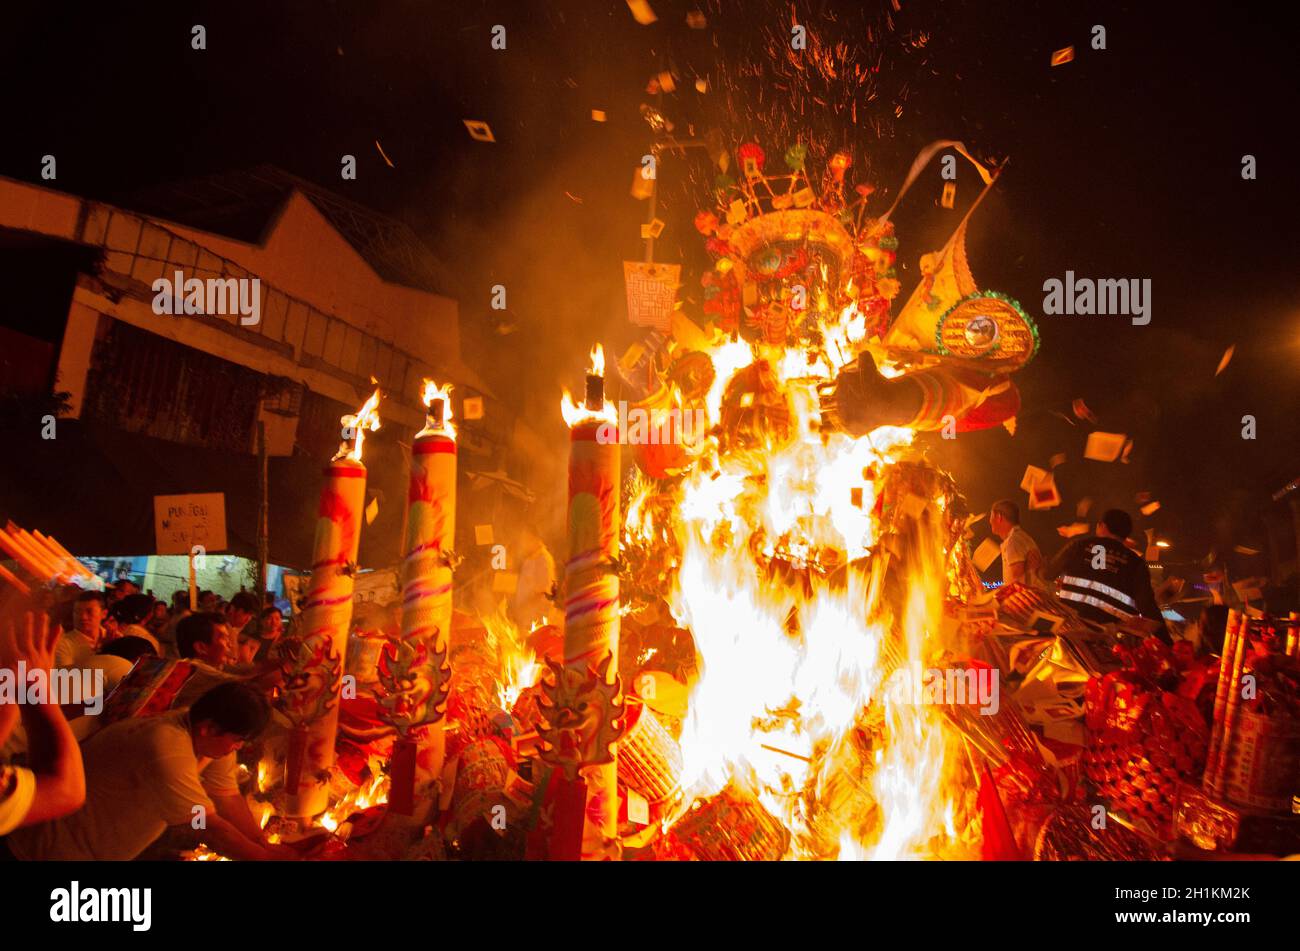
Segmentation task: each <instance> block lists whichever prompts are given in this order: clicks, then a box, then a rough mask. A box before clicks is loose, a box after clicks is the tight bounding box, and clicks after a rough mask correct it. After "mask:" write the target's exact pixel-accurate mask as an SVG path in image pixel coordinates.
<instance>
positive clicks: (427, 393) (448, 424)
mask: <svg viewBox="0 0 1300 951" xmlns="http://www.w3.org/2000/svg"><path fill="white" fill-rule="evenodd" d="M420 399H421V400H422V401H423V402H424V408H425V411H426V412H427V411H428V410H429V409H430V408H431V407H432V406H433V401H434V400H442V404H443V405H442V425H441V426H435V425H434V423H433V418H432V417H431V416H427V417H426V419H425V425H424V429H423V431H422V432H424V433H441V434H442V435H444V436H446V437H448V438H449V439H455V438H456V426H455V425H454V424H453V423H452V421H451V384H450V383H444V384H443V385H442V386H439V385H438V384H437V383H434V382H433V380H430V379H429V378H428V377H425V379H424V393H423V394H422V395H421V397H420Z"/></svg>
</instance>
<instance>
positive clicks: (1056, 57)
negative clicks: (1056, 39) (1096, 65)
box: [1052, 46, 1074, 66]
mask: <svg viewBox="0 0 1300 951" xmlns="http://www.w3.org/2000/svg"><path fill="white" fill-rule="evenodd" d="M1073 61H1074V47H1073V46H1067V47H1065V49H1060V50H1057V51H1056V52H1054V53H1053V54H1052V65H1053V66H1064V65H1065V64H1066V63H1070V62H1073Z"/></svg>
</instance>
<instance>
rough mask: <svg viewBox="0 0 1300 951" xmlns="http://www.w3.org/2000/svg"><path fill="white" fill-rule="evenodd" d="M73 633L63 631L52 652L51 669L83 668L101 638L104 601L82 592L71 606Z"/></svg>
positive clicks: (100, 596) (95, 592) (97, 596)
mask: <svg viewBox="0 0 1300 951" xmlns="http://www.w3.org/2000/svg"><path fill="white" fill-rule="evenodd" d="M72 624H73V628H74V629H73V630H71V631H64V632H63V636H62V637H60V638H59V643H58V644H57V645H56V646H55V649H54V666H55V667H58V668H60V669H62V670H67V669H71V668H74V667H85V666H87V665H88V664H89V663H90V658H91V657H93V656H94V655H95V651H96V650H97V649H98V648H99V642H100V641H101V640H102V639H103V637H104V598H103V596H102V595H101V594H100V593H99V592H97V591H83V592H81V594H79V595H78V596H77V600H76V602H75V603H74V604H73V605H72Z"/></svg>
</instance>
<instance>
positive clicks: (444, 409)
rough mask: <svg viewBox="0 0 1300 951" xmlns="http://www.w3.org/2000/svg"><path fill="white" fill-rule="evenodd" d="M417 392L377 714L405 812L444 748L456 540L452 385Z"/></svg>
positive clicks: (394, 804)
mask: <svg viewBox="0 0 1300 951" xmlns="http://www.w3.org/2000/svg"><path fill="white" fill-rule="evenodd" d="M423 399H424V405H425V411H426V420H425V426H424V429H422V430H421V431H420V432H419V433H417V434H416V436H415V440H414V442H413V443H412V445H411V477H410V481H409V488H408V491H407V498H406V542H405V545H404V547H403V551H402V629H401V638H400V641H399V643H397V644H392V645H389V646H387V647H386V648H385V656H384V663H383V664H382V665H381V670H380V680H381V684H383V687H384V696H383V697H382V699H381V701H380V705H381V708H382V710H383V712H382V714H381V715H382V716H383V718H384V719H385V720H386V721H387V722H389V723H391V724H392V725H393V726H394V727H395V728H396V729H397V731H398V739H397V743H396V745H395V746H394V750H393V762H392V767H391V775H392V791H391V793H390V798H389V805H390V808H391V809H392V810H393V811H394V812H396V813H398V814H401V815H408V816H409V815H411V814H412V812H413V811H414V802H415V799H416V796H415V791H416V787H417V784H418V785H419V786H420V787H424V786H426V785H427V784H428V783H429V782H430V780H432V779H435V778H436V777H438V776H440V775H441V774H442V766H443V762H442V761H443V756H444V754H445V749H446V747H445V743H444V734H443V730H442V726H441V721H442V718H443V714H444V712H445V709H446V707H445V705H446V701H447V689H448V680H449V677H450V674H451V669H450V666H449V665H448V663H447V654H448V651H449V650H450V642H449V635H450V632H451V616H452V569H453V567H454V564H453V562H454V557H455V556H454V554H453V547H454V545H455V540H456V427H455V426H454V425H453V424H452V421H451V385H450V384H448V385H446V386H442V387H439V386H438V385H437V384H435V383H434V382H433V381H432V380H425V381H424V394H423ZM390 673H391V674H399V675H398V676H390ZM390 680H391V683H390V682H388V681H390Z"/></svg>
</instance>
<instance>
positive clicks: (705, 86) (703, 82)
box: [695, 76, 709, 93]
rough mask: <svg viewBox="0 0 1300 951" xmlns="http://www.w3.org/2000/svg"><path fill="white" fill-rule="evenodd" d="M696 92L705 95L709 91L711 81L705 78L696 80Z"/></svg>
mask: <svg viewBox="0 0 1300 951" xmlns="http://www.w3.org/2000/svg"><path fill="white" fill-rule="evenodd" d="M695 91H696V92H698V93H705V92H708V91H709V81H708V80H707V79H705V78H704V77H703V76H701V77H700V78H698V79H696V80H695Z"/></svg>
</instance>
